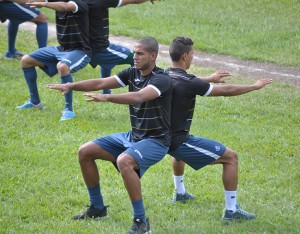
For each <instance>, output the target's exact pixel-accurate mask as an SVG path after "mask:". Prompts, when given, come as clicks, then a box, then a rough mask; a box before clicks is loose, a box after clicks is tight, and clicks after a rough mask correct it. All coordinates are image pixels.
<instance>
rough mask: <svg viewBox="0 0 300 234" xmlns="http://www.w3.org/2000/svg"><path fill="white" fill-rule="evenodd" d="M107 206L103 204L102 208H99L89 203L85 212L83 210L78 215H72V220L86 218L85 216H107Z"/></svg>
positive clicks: (92, 217) (97, 217) (96, 217)
mask: <svg viewBox="0 0 300 234" xmlns="http://www.w3.org/2000/svg"><path fill="white" fill-rule="evenodd" d="M108 207H109V206H104V208H103V210H99V209H97V208H95V207H94V206H93V205H92V204H91V205H90V206H88V209H87V210H86V211H85V212H83V213H81V214H79V215H75V216H73V218H72V219H74V220H79V219H87V218H91V219H99V218H102V217H105V216H107V208H108Z"/></svg>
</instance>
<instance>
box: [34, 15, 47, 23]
mask: <svg viewBox="0 0 300 234" xmlns="http://www.w3.org/2000/svg"><path fill="white" fill-rule="evenodd" d="M31 21H32V22H33V23H36V24H38V23H47V21H48V18H47V16H46V15H45V14H44V13H42V12H41V14H39V15H38V17H36V18H34V19H33V20H31Z"/></svg>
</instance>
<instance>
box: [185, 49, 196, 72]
mask: <svg viewBox="0 0 300 234" xmlns="http://www.w3.org/2000/svg"><path fill="white" fill-rule="evenodd" d="M193 58H194V50H191V51H190V52H189V53H188V54H187V57H186V65H187V69H189V68H190V66H191V64H192V61H193Z"/></svg>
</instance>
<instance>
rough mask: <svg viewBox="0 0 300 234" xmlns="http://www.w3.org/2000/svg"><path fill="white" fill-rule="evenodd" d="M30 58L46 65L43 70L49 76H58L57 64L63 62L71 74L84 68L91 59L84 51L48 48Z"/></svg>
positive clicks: (36, 52) (32, 54) (37, 51)
mask: <svg viewBox="0 0 300 234" xmlns="http://www.w3.org/2000/svg"><path fill="white" fill-rule="evenodd" d="M29 56H30V57H32V58H34V59H36V60H37V61H39V62H41V63H43V64H45V67H41V69H42V70H43V71H44V72H45V73H46V74H47V75H49V76H54V75H55V74H57V72H58V71H57V67H56V66H57V63H58V62H62V63H65V64H67V65H68V67H69V68H70V70H71V73H74V72H77V71H79V70H80V69H82V68H84V67H85V66H86V65H87V64H88V63H89V62H90V60H91V58H90V57H89V56H88V55H87V54H86V53H85V52H84V51H82V50H71V51H61V50H60V49H59V47H56V46H47V47H43V48H40V49H37V50H36V51H34V52H32V53H30V54H29Z"/></svg>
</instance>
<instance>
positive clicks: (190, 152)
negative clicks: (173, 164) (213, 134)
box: [169, 135, 226, 170]
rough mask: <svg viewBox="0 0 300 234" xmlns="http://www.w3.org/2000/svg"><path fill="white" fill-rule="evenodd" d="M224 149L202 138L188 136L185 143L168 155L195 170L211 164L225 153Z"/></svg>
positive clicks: (217, 143)
mask: <svg viewBox="0 0 300 234" xmlns="http://www.w3.org/2000/svg"><path fill="white" fill-rule="evenodd" d="M225 150H226V147H225V146H224V145H223V144H221V143H219V142H217V141H213V140H210V139H207V138H204V137H197V136H193V135H190V136H189V138H188V139H187V141H186V142H184V143H183V144H181V145H180V146H179V147H178V148H177V149H176V150H174V151H172V152H169V154H170V155H171V156H172V157H174V158H175V159H177V160H182V161H184V162H185V163H186V164H188V165H189V166H191V167H192V168H194V169H195V170H199V169H200V168H202V167H204V166H206V165H208V164H211V163H212V162H213V161H215V160H217V159H219V158H220V157H221V156H222V155H223V154H224V153H225Z"/></svg>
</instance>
